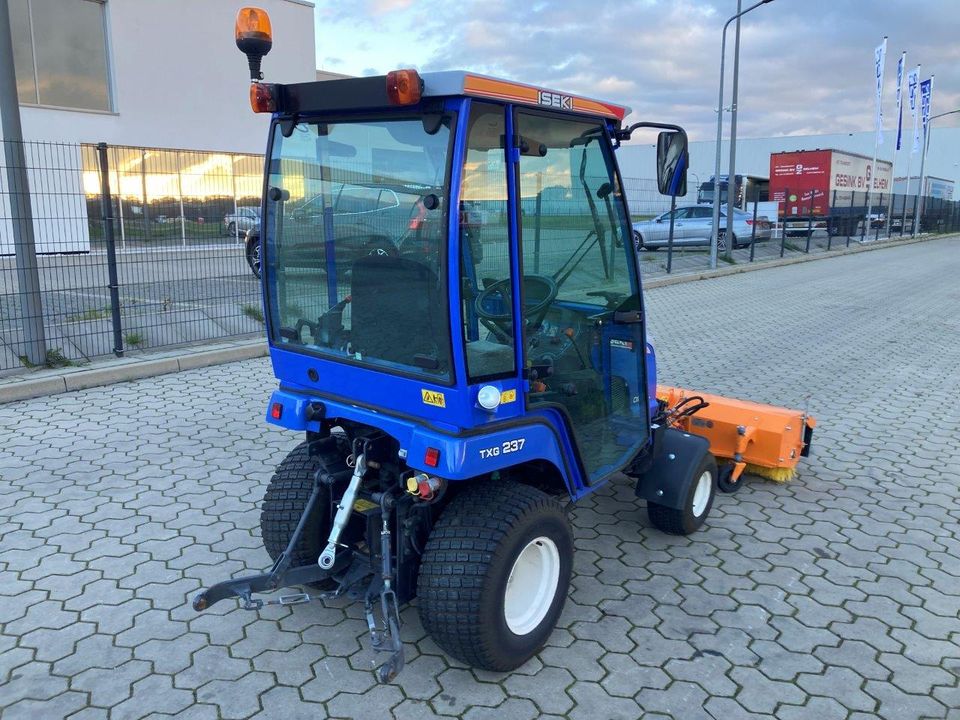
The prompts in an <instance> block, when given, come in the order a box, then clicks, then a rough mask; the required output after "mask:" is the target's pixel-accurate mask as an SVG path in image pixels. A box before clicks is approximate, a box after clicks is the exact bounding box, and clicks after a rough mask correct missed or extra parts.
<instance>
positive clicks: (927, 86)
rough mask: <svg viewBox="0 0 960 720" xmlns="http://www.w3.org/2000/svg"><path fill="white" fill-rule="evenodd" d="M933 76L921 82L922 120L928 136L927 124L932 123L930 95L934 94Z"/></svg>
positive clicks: (924, 132) (925, 134)
mask: <svg viewBox="0 0 960 720" xmlns="http://www.w3.org/2000/svg"><path fill="white" fill-rule="evenodd" d="M932 86H933V78H927V79H926V80H924V81H923V82H922V83H920V120H921V122H922V124H923V136H924V137H926V136H927V125H929V124H930V96H931V95H932V94H933V87H932Z"/></svg>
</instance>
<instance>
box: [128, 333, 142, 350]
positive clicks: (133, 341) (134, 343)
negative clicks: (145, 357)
mask: <svg viewBox="0 0 960 720" xmlns="http://www.w3.org/2000/svg"><path fill="white" fill-rule="evenodd" d="M146 341H147V339H146V338H145V337H144V336H143V335H141V334H140V333H136V332H128V333H126V334H125V335H124V336H123V344H124V345H127V346H129V347H135V348H138V347H140V346H142V345H143V344H144V343H146Z"/></svg>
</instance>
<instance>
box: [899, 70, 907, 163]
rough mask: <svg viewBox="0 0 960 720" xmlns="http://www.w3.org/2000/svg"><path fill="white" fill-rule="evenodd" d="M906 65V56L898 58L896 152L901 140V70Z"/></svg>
mask: <svg viewBox="0 0 960 720" xmlns="http://www.w3.org/2000/svg"><path fill="white" fill-rule="evenodd" d="M906 64H907V54H906V53H903V54H902V55H901V56H900V62H898V63H897V150H898V151H899V150H900V141H901V140H902V139H903V68H904V66H905V65H906Z"/></svg>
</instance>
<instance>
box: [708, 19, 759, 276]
mask: <svg viewBox="0 0 960 720" xmlns="http://www.w3.org/2000/svg"><path fill="white" fill-rule="evenodd" d="M769 2H773V0H760V2H758V3H755V4H754V5H751V6H750V7H748V8H747V9H746V10H743V11H742V12H738V13H737V14H736V15H734V16H733V17H731V18H730V19H729V20H727V22H726V23H725V24H724V26H723V36H722V38H721V42H720V91H719V93H718V99H717V162H716V166H715V169H714V173H713V229H712V230H711V231H710V269H715V268H716V267H717V239H718V237H719V234H720V150H721V148H720V143H721V142H722V141H723V70H724V68H723V65H724V58H725V56H726V54H727V28H728V27H730V23H732V22H733V21H734V20H737V19H738V18H740V17H742V16H744V15H746V14H747V13H748V12H750V11H751V10H756V9H757V8H758V7H760V6H761V5H766V4H767V3H769ZM727 194H728V195H729V194H730V181H729V178H728V180H727Z"/></svg>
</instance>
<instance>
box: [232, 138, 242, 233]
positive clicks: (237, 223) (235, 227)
mask: <svg viewBox="0 0 960 720" xmlns="http://www.w3.org/2000/svg"><path fill="white" fill-rule="evenodd" d="M230 182H231V184H232V186H233V241H234V242H233V244H234V245H239V244H240V216H239V214H238V210H237V156H236V155H231V156H230Z"/></svg>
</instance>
